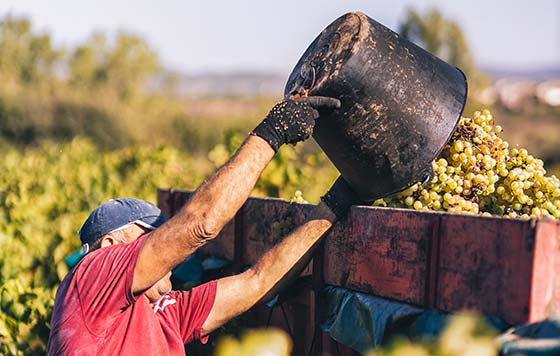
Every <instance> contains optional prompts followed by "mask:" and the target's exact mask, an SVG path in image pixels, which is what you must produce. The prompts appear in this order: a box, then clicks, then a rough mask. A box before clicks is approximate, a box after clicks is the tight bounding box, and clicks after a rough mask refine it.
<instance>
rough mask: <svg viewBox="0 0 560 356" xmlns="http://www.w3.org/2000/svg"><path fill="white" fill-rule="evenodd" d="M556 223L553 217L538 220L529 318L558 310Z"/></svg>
mask: <svg viewBox="0 0 560 356" xmlns="http://www.w3.org/2000/svg"><path fill="white" fill-rule="evenodd" d="M557 226H558V225H557V223H556V222H555V221H553V220H551V219H542V220H538V221H536V226H535V241H534V260H533V274H532V279H531V281H530V283H531V300H530V309H529V311H530V314H529V321H530V322H534V321H539V320H542V319H545V318H546V317H547V316H548V315H550V314H551V313H553V312H557V311H558V303H559V302H560V300H558V299H557V298H558V295H557V293H558V288H559V287H560V285H558V280H559V275H560V273H559V272H560V270H557V269H555V268H556V266H557V264H558V262H559V261H558V260H560V253H559V252H560V250H559V246H558V237H559V236H558V235H557V233H558V232H557Z"/></svg>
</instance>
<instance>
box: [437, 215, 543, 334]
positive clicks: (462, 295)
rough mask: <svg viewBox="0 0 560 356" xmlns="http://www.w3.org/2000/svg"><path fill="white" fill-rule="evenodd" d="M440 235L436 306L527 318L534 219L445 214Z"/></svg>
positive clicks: (520, 319)
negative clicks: (531, 220) (532, 223)
mask: <svg viewBox="0 0 560 356" xmlns="http://www.w3.org/2000/svg"><path fill="white" fill-rule="evenodd" d="M440 240H441V241H440V263H439V270H438V287H439V288H438V295H437V302H436V307H438V308H440V309H443V310H446V311H458V310H461V309H473V310H478V311H481V312H482V313H484V314H487V315H496V316H499V317H501V318H503V319H504V320H505V321H506V322H508V323H511V324H517V323H522V322H525V321H527V320H528V317H529V298H530V293H531V285H530V281H531V273H532V271H533V258H534V255H533V245H534V242H533V241H534V231H533V228H532V226H531V222H530V221H522V220H512V219H505V218H485V217H476V216H467V215H449V214H446V215H444V216H442V221H441V237H440Z"/></svg>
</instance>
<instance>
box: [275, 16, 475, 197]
mask: <svg viewBox="0 0 560 356" xmlns="http://www.w3.org/2000/svg"><path fill="white" fill-rule="evenodd" d="M306 90H309V95H325V96H332V97H337V98H339V99H340V100H341V102H342V106H341V108H340V109H337V110H334V111H333V112H331V113H329V114H323V115H321V118H320V119H319V120H318V121H317V123H316V125H315V130H314V133H313V137H314V138H315V140H316V141H317V143H318V144H319V145H320V146H321V148H322V149H323V150H324V151H325V153H326V154H327V156H328V157H329V158H330V159H331V161H332V162H333V163H334V165H335V166H336V167H337V168H338V170H339V171H340V172H341V174H342V176H343V177H344V178H345V179H346V180H347V181H348V183H349V184H350V185H351V186H352V187H353V188H354V189H355V190H356V191H357V192H358V193H359V194H360V195H361V196H362V197H363V198H364V199H366V200H374V199H377V198H379V197H383V196H386V195H389V194H391V193H395V192H398V191H400V190H403V189H405V188H406V187H408V186H409V185H410V184H412V183H413V182H416V181H425V180H427V179H429V178H430V177H431V175H432V174H433V171H432V167H431V161H432V160H433V159H434V158H435V157H436V156H437V155H438V154H439V152H440V151H441V149H442V148H443V146H444V145H445V143H446V142H447V141H448V140H449V138H450V137H451V134H452V133H453V131H454V129H455V126H456V125H457V122H458V121H459V119H460V117H461V113H462V111H463V108H464V105H465V101H466V98H467V82H466V78H465V76H464V74H463V73H462V72H461V71H460V70H459V69H457V68H455V67H453V66H451V65H449V64H447V63H445V62H444V61H442V60H441V59H439V58H437V57H435V56H433V55H432V54H430V53H428V52H426V51H425V50H423V49H422V48H420V47H418V46H416V45H415V44H413V43H411V42H409V41H407V40H406V39H404V38H401V37H400V36H399V35H398V34H396V33H395V32H393V31H391V30H390V29H388V28H386V27H385V26H383V25H381V24H379V23H377V22H376V21H374V20H372V19H371V18H369V17H367V16H366V15H364V14H362V13H359V12H356V13H348V14H346V15H343V16H341V17H340V18H338V19H337V20H335V21H334V22H333V23H332V24H330V25H329V26H328V27H327V28H326V29H325V30H323V32H321V34H320V35H319V36H318V37H317V38H316V39H315V41H313V43H312V44H311V45H310V46H309V48H307V50H306V51H305V53H304V54H303V56H302V57H301V59H300V60H299V62H298V63H297V65H296V66H295V68H294V70H293V71H292V74H291V75H290V77H289V79H288V82H287V83H286V88H285V95H286V96H288V95H293V94H295V93H300V94H304V93H305V92H306Z"/></svg>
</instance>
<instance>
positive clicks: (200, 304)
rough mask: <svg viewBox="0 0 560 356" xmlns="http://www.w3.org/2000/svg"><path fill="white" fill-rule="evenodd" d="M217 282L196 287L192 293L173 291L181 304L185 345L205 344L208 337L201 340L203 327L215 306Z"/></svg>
mask: <svg viewBox="0 0 560 356" xmlns="http://www.w3.org/2000/svg"><path fill="white" fill-rule="evenodd" d="M216 287H217V281H211V282H208V283H205V284H202V285H200V286H197V287H194V288H193V289H191V290H190V291H173V292H172V293H174V294H175V298H176V300H177V302H178V304H179V308H178V312H179V313H180V315H179V325H180V331H181V337H182V339H183V342H184V343H185V344H187V343H189V342H191V341H193V340H200V341H201V342H202V343H203V344H205V343H206V341H208V336H205V337H203V338H201V336H200V333H201V331H202V326H203V325H204V322H206V319H207V318H208V314H210V311H211V310H212V307H213V306H214V300H215V299H216Z"/></svg>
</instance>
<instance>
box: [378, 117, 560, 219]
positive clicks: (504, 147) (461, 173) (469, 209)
mask: <svg viewBox="0 0 560 356" xmlns="http://www.w3.org/2000/svg"><path fill="white" fill-rule="evenodd" d="M500 132H502V128H501V126H499V125H495V124H494V119H493V117H492V114H491V113H490V112H489V111H488V110H483V111H482V112H480V111H477V112H475V113H474V115H473V118H465V117H462V118H461V120H460V121H459V124H458V126H457V128H456V130H455V132H454V133H453V136H452V137H451V139H450V140H449V142H448V143H447V144H446V145H445V147H444V149H443V150H442V152H441V154H440V156H439V157H438V158H437V159H436V160H435V161H434V162H432V167H433V169H434V173H435V174H434V177H433V178H432V180H431V181H429V182H428V183H427V184H425V185H424V186H422V185H421V184H420V183H416V184H414V185H412V186H410V187H409V188H407V189H405V190H404V191H402V192H400V193H398V194H396V195H395V196H392V197H387V198H384V199H379V200H377V201H375V203H374V205H378V206H379V205H382V206H391V207H408V208H414V209H416V210H441V211H448V212H451V213H467V214H478V215H484V216H490V215H500V216H505V217H510V218H530V217H537V216H550V217H553V218H556V219H558V218H560V180H559V179H558V178H557V177H555V176H546V171H545V169H544V167H543V161H542V160H540V159H538V158H535V157H533V156H532V155H530V154H529V153H528V152H527V150H526V149H524V148H511V147H510V145H509V144H508V142H507V141H505V140H503V139H501V138H500V137H499V136H498V134H499V133H500Z"/></svg>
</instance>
